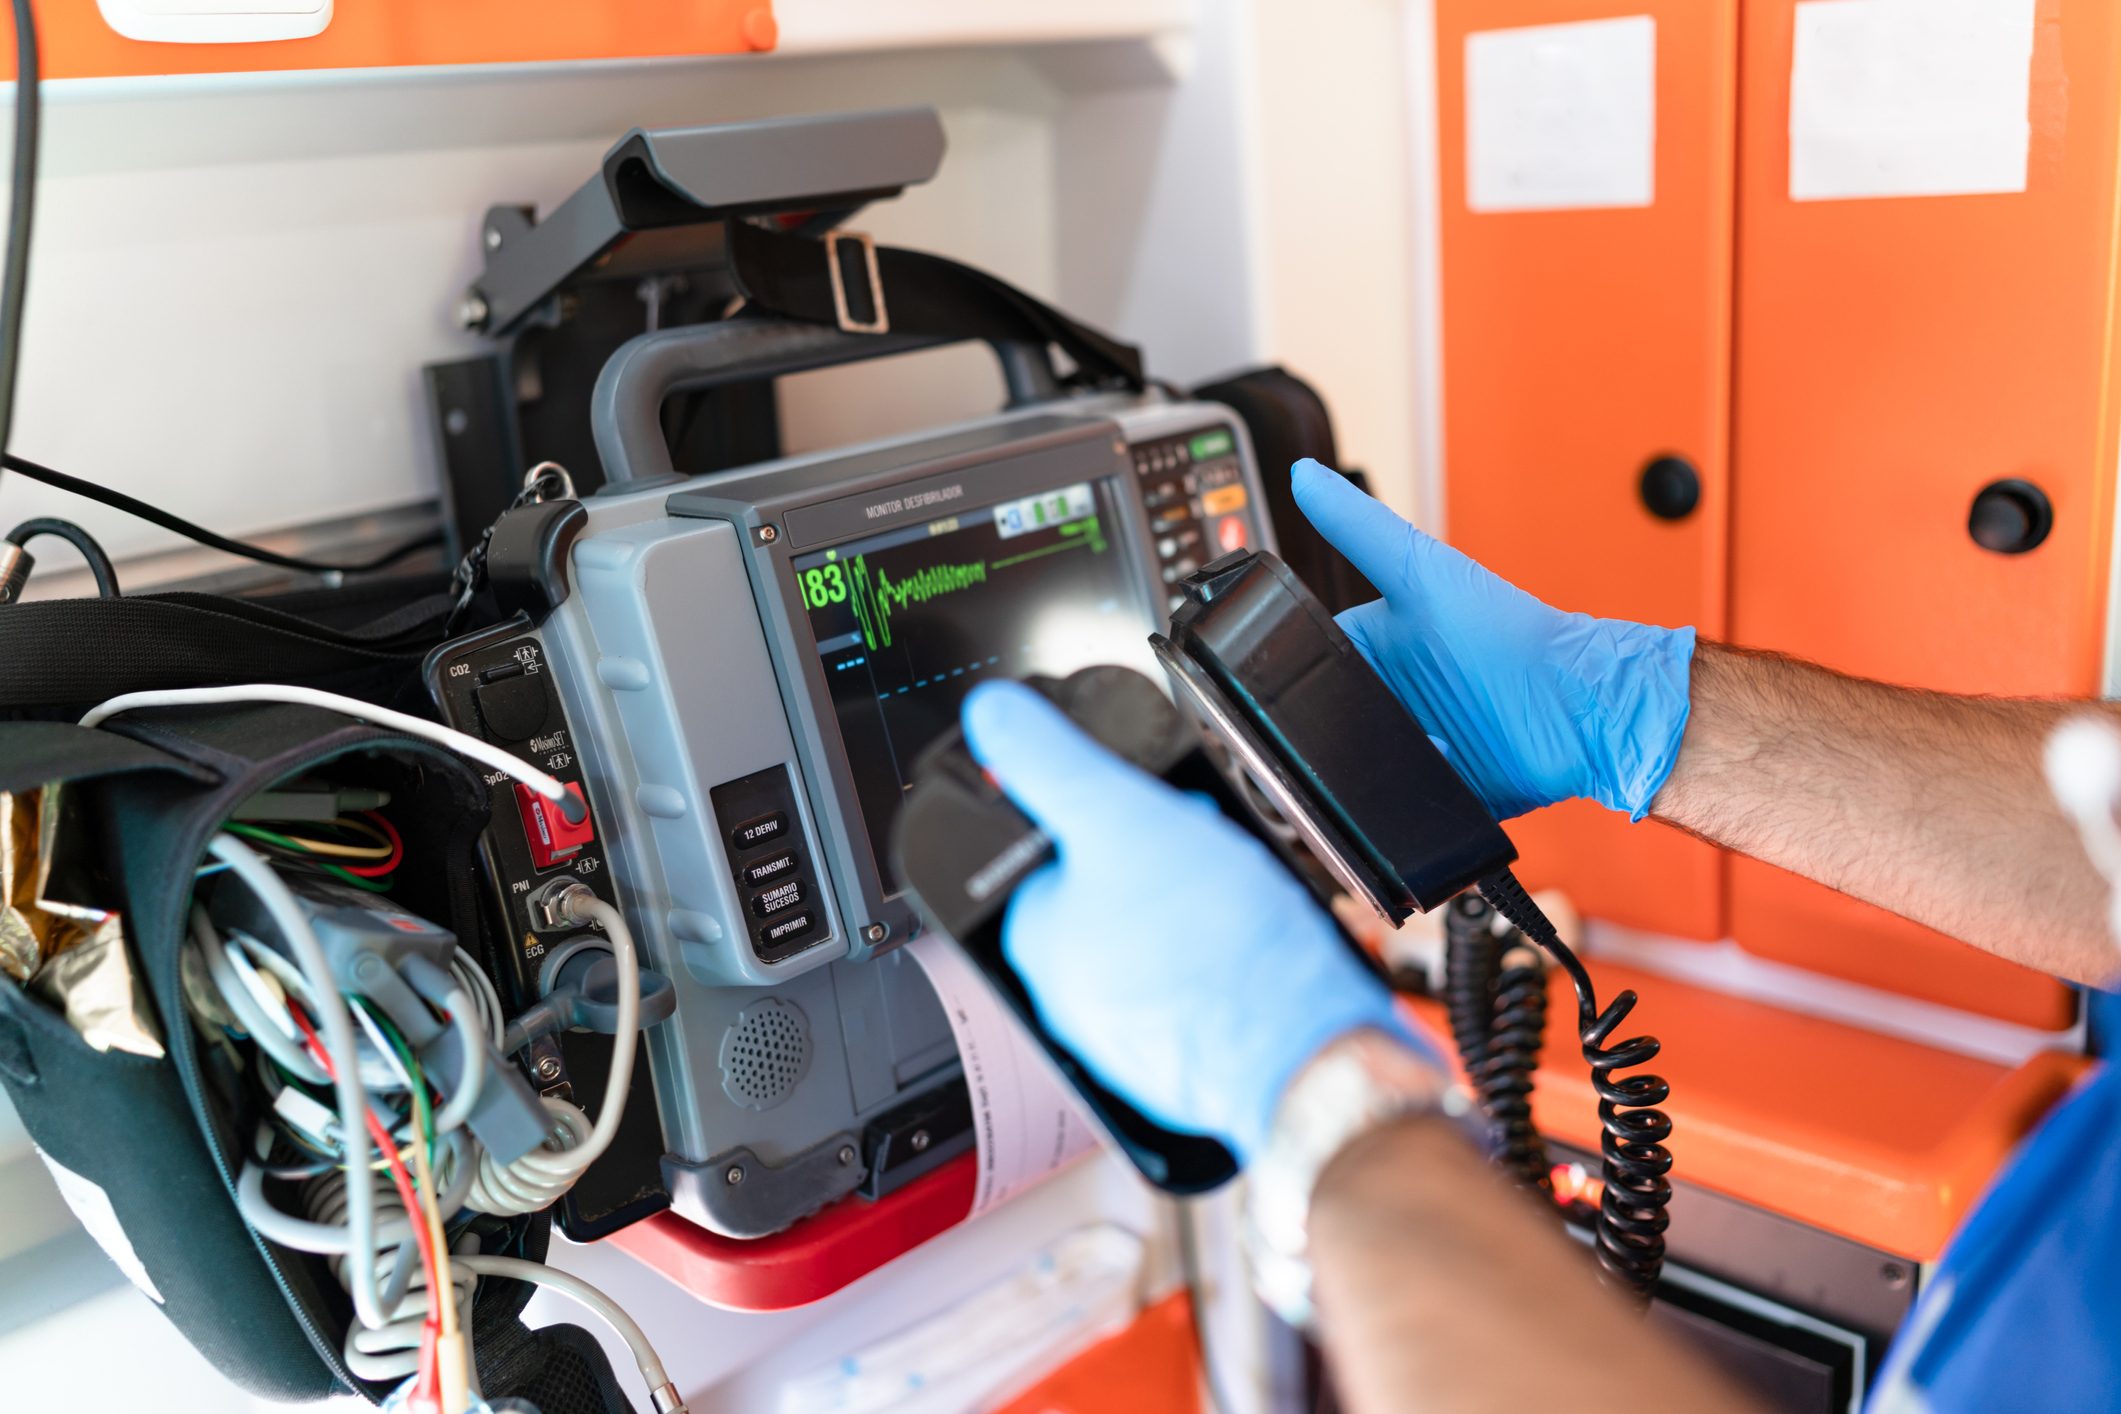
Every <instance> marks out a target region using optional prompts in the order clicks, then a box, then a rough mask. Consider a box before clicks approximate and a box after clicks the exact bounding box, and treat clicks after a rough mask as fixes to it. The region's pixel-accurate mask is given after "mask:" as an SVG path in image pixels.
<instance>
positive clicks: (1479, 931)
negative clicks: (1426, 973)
mask: <svg viewBox="0 0 2121 1414" xmlns="http://www.w3.org/2000/svg"><path fill="white" fill-rule="evenodd" d="M1444 941H1445V950H1444V1007H1445V1011H1446V1014H1447V1015H1448V1016H1449V1018H1450V1022H1451V1036H1452V1039H1453V1040H1454V1041H1455V1042H1456V1043H1457V1046H1458V1054H1459V1058H1460V1059H1461V1060H1462V1061H1463V1062H1464V1064H1465V1068H1466V1075H1467V1077H1468V1078H1469V1079H1470V1080H1471V1081H1472V1085H1473V1090H1474V1092H1475V1093H1476V1094H1477V1095H1478V1096H1479V1097H1480V1104H1481V1108H1482V1110H1483V1111H1484V1112H1485V1113H1486V1114H1487V1116H1488V1120H1489V1122H1490V1123H1491V1124H1492V1125H1493V1126H1494V1131H1495V1135H1496V1139H1497V1145H1498V1147H1497V1152H1496V1155H1495V1161H1496V1163H1497V1164H1498V1165H1499V1166H1500V1167H1501V1168H1502V1169H1503V1170H1504V1171H1505V1172H1507V1173H1508V1174H1509V1175H1510V1176H1511V1177H1512V1178H1514V1179H1516V1180H1517V1182H1518V1183H1520V1184H1521V1185H1523V1186H1524V1187H1525V1188H1528V1189H1531V1190H1532V1191H1534V1192H1537V1193H1541V1194H1545V1193H1550V1192H1552V1190H1553V1179H1552V1177H1551V1175H1550V1172H1549V1168H1548V1164H1547V1146H1546V1141H1544V1140H1543V1139H1541V1138H1540V1137H1539V1130H1538V1128H1537V1127H1535V1126H1534V1125H1533V1123H1532V1086H1533V1077H1534V1075H1535V1073H1536V1072H1537V1071H1538V1069H1539V1052H1540V1048H1541V1045H1542V1044H1543V1043H1544V1041H1545V1039H1546V1028H1547V979H1546V969H1545V968H1543V967H1542V966H1540V964H1539V955H1538V954H1537V953H1536V952H1535V951H1533V949H1532V948H1531V947H1530V946H1528V945H1527V944H1526V943H1525V942H1524V941H1523V939H1522V938H1521V937H1520V938H1517V939H1516V940H1515V941H1514V942H1513V941H1509V940H1507V939H1504V938H1502V937H1500V936H1498V935H1497V934H1496V931H1495V911H1494V909H1492V908H1490V907H1489V906H1488V903H1487V901H1486V900H1485V899H1482V898H1481V897H1480V896H1479V895H1477V894H1464V895H1461V896H1460V897H1458V898H1456V899H1454V900H1452V902H1451V911H1450V913H1449V914H1447V915H1446V916H1445V919H1444Z"/></svg>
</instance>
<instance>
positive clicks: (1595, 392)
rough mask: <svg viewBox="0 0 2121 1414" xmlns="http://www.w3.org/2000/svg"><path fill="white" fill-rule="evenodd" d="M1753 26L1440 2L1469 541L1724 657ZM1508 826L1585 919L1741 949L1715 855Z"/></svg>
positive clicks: (1447, 420)
mask: <svg viewBox="0 0 2121 1414" xmlns="http://www.w3.org/2000/svg"><path fill="white" fill-rule="evenodd" d="M1737 23H1738V21H1737V6H1736V4H1735V3H1734V0H1633V2H1632V3H1630V0H1438V3H1437V6H1436V25H1437V70H1438V74H1437V78H1438V84H1437V102H1438V104H1439V111H1438V120H1439V121H1438V134H1439V137H1438V140H1439V147H1440V153H1439V157H1440V163H1439V166H1440V178H1441V192H1440V196H1441V201H1440V205H1441V213H1442V214H1441V223H1442V241H1443V308H1442V322H1443V396H1444V426H1443V436H1444V467H1445V476H1446V478H1447V486H1448V498H1447V506H1446V527H1445V529H1446V532H1447V534H1448V535H1449V537H1450V539H1451V540H1452V542H1453V543H1455V544H1457V545H1458V546H1459V547H1460V548H1462V549H1463V550H1465V551H1466V553H1468V554H1470V555H1472V556H1474V557H1475V558H1476V559H1479V560H1481V561H1482V562H1483V563H1485V564H1487V565H1488V566H1489V567H1490V568H1492V569H1494V570H1495V571H1496V572H1497V573H1499V574H1502V575H1504V576H1506V577H1507V578H1509V579H1511V580H1512V581H1514V582H1516V583H1518V584H1520V585H1522V586H1524V587H1525V588H1526V589H1528V590H1530V591H1531V592H1532V593H1534V594H1537V595H1539V596H1540V597H1541V598H1543V599H1545V600H1547V601H1548V602H1549V603H1552V604H1555V605H1558V606H1560V607H1562V608H1567V609H1581V610H1584V611H1587V612H1590V613H1594V614H1600V615H1606V616H1611V617H1621V618H1629V619H1635V620H1642V621H1647V622H1651V623H1663V624H1671V625H1681V624H1694V625H1696V626H1698V627H1699V628H1700V629H1701V630H1702V632H1703V633H1704V634H1707V635H1711V636H1718V635H1721V634H1722V633H1723V631H1724V624H1725V618H1724V615H1725V593H1726V555H1725V550H1726V540H1725V525H1726V520H1727V517H1728V514H1729V496H1728V447H1727V441H1728V437H1727V426H1728V420H1729V419H1728V400H1729V389H1730V306H1731V228H1732V209H1731V188H1732V179H1733V178H1732V169H1733V164H1734V160H1735V152H1736V142H1737V139H1736V135H1735V131H1734V126H1733V125H1734V114H1735V106H1736V97H1735V83H1736V67H1737V60H1736V46H1737ZM1645 30H1646V31H1647V35H1645V33H1644V31H1645ZM1645 42H1646V43H1647V45H1648V48H1649V56H1648V62H1645V60H1644V54H1643V46H1644V44H1645ZM1645 109H1646V110H1647V111H1646V112H1645V111H1644V110H1645ZM1469 130H1470V131H1469ZM1469 138H1470V139H1471V145H1470V147H1469ZM1664 457H1675V458H1679V459H1682V460H1684V461H1685V462H1686V463H1687V464H1688V465H1689V466H1690V467H1691V468H1692V469H1693V472H1694V474H1695V477H1696V480H1697V483H1698V488H1699V491H1698V494H1699V500H1698V504H1696V505H1695V506H1694V507H1693V509H1692V510H1691V511H1690V512H1688V513H1686V514H1684V515H1683V516H1681V517H1680V518H1677V519H1666V518H1663V517H1661V516H1659V515H1658V514H1655V513H1653V512H1652V511H1651V510H1650V509H1649V507H1648V505H1647V504H1646V502H1645V500H1644V497H1643V494H1642V476H1643V472H1644V470H1645V468H1646V467H1648V465H1649V464H1650V463H1651V462H1653V461H1656V460H1657V459H1659V458H1664ZM1667 489H1669V488H1667ZM1663 505H1664V509H1665V510H1666V511H1667V512H1669V511H1673V510H1677V509H1678V505H1677V504H1676V503H1672V502H1665V503H1663ZM1509 829H1510V833H1511V835H1512V837H1513V838H1514V839H1515V840H1516V841H1517V844H1518V847H1519V849H1520V851H1521V852H1522V854H1523V856H1524V865H1523V873H1524V875H1525V877H1526V878H1527V879H1528V880H1529V881H1530V882H1532V883H1534V884H1536V885H1539V886H1542V887H1544V886H1554V887H1559V888H1563V889H1566V890H1567V891H1568V893H1569V894H1570V896H1571V897H1572V898H1573V899H1574V900H1575V902H1576V904H1577V906H1578V907H1579V908H1581V909H1582V910H1583V911H1584V912H1585V913H1587V914H1590V915H1593V916H1595V917H1600V918H1606V919H1611V920H1613V921H1616V922H1620V923H1623V924H1627V925H1629V926H1633V927H1639V928H1645V929H1650V930H1654V931H1657V932H1661V933H1670V934H1675V935H1679V936H1685V937H1695V938H1717V937H1721V936H1722V930H1723V913H1722V890H1721V867H1720V858H1719V856H1718V854H1717V852H1716V851H1715V850H1713V849H1710V848H1709V847H1708V846H1706V845H1703V844H1701V843H1699V842H1697V841H1695V840H1692V839H1689V838H1687V837H1685V836H1683V835H1681V834H1679V833H1678V832H1677V831H1675V830H1669V829H1666V828H1664V827H1663V826H1660V825H1654V824H1643V825H1630V824H1629V823H1628V822H1627V821H1626V820H1624V819H1623V818H1621V817H1619V816H1617V815H1613V814H1611V813H1609V812H1607V811H1605V810H1603V809H1601V808H1599V807H1597V806H1595V805H1590V804H1586V803H1583V802H1576V803H1572V804H1569V805H1564V806H1560V807H1557V808H1555V809H1552V810H1545V811H1541V812H1538V813H1537V814H1535V815H1532V816H1529V817H1527V818H1526V819H1524V820H1521V821H1518V822H1516V823H1515V824H1512V825H1511V826H1510V827H1509Z"/></svg>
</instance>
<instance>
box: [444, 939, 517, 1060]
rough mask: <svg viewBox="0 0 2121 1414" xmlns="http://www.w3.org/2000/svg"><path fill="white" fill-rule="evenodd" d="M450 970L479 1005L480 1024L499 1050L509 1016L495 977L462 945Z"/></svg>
mask: <svg viewBox="0 0 2121 1414" xmlns="http://www.w3.org/2000/svg"><path fill="white" fill-rule="evenodd" d="M449 970H450V971H451V972H453V973H455V974H456V978H457V981H458V982H460V983H462V984H463V986H464V990H465V991H467V992H469V993H471V999H472V1001H473V1002H474V1003H476V1004H477V1006H478V1011H479V1024H480V1025H482V1026H484V1027H485V1028H486V1035H487V1040H488V1041H489V1042H491V1043H492V1045H493V1047H494V1048H495V1049H496V1050H498V1049H500V1045H501V1033H502V1032H503V1031H504V1030H506V1029H507V1016H506V1013H505V1012H504V1011H503V1009H502V1007H501V994H500V993H499V992H497V991H495V990H494V988H493V978H491V977H488V976H487V975H486V969H485V968H483V967H481V966H479V962H478V959H477V958H475V957H473V956H472V955H471V954H470V953H468V952H466V951H464V949H463V947H462V946H461V945H460V946H459V947H458V948H457V950H456V955H455V956H454V957H452V958H450V960H449Z"/></svg>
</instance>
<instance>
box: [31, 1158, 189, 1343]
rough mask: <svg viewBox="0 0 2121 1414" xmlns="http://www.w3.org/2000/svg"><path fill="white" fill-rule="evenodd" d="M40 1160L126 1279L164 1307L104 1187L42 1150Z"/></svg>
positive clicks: (61, 1194)
mask: <svg viewBox="0 0 2121 1414" xmlns="http://www.w3.org/2000/svg"><path fill="white" fill-rule="evenodd" d="M37 1157H38V1158H40V1159H42V1160H44V1166H45V1167H46V1168H48V1169H50V1170H51V1174H52V1181H53V1182H54V1183H56V1184H58V1185H59V1196H60V1197H61V1198H64V1199H65V1200H66V1206H67V1207H69V1208H71V1209H73V1210H74V1216H75V1217H76V1218H78V1219H79V1220H80V1222H81V1226H83V1227H84V1228H87V1229H88V1235H89V1236H90V1237H93V1238H94V1239H95V1240H96V1245H97V1246H98V1247H101V1248H102V1249H103V1255H104V1256H106V1257H108V1258H110V1259H111V1260H112V1261H113V1262H116V1263H117V1264H118V1270H119V1271H121V1272H123V1273H125V1279H126V1280H127V1281H130V1282H131V1283H132V1284H133V1285H134V1286H137V1287H139V1288H140V1290H141V1291H143V1292H145V1293H146V1294H147V1297H148V1299H149V1300H151V1301H153V1302H154V1303H155V1304H156V1305H157V1306H160V1305H162V1304H163V1302H162V1293H161V1292H160V1291H158V1290H157V1289H156V1288H155V1279H154V1278H153V1277H151V1276H149V1275H148V1274H147V1264H146V1263H144V1262H142V1261H141V1260H140V1254H139V1253H138V1252H136V1251H134V1250H133V1240H132V1239H131V1238H130V1237H127V1236H126V1235H125V1224H124V1223H121V1222H119V1221H118V1210H117V1209H116V1208H113V1207H112V1206H111V1201H110V1194H108V1193H106V1192H104V1191H103V1185H102V1184H100V1183H97V1182H96V1181H95V1180H94V1179H92V1178H85V1177H83V1176H82V1175H80V1174H78V1173H75V1172H74V1171H73V1170H72V1169H70V1168H68V1167H67V1166H66V1165H65V1164H62V1163H60V1162H59V1161H58V1160H57V1159H55V1158H53V1157H52V1156H51V1155H50V1154H47V1153H45V1152H44V1151H43V1150H42V1149H39V1150H38V1151H37Z"/></svg>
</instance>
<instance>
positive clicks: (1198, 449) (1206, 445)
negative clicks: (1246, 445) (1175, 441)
mask: <svg viewBox="0 0 2121 1414" xmlns="http://www.w3.org/2000/svg"><path fill="white" fill-rule="evenodd" d="M1189 445H1190V447H1191V448H1192V452H1193V460H1195V461H1197V462H1204V461H1207V460H1209V459H1211V458H1213V457H1226V456H1228V455H1230V453H1232V452H1234V451H1236V450H1237V439H1236V438H1234V437H1232V436H1231V435H1230V433H1229V430H1228V429H1227V428H1218V429H1216V430H1215V431H1213V432H1203V433H1201V434H1200V435H1199V436H1198V437H1195V438H1194V439H1193V441H1192V442H1191V443H1190V444H1189Z"/></svg>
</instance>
